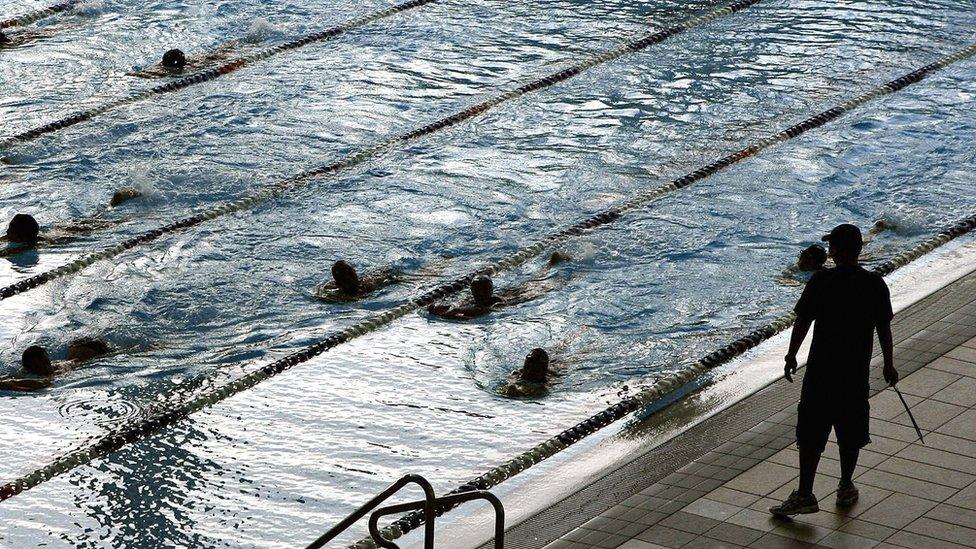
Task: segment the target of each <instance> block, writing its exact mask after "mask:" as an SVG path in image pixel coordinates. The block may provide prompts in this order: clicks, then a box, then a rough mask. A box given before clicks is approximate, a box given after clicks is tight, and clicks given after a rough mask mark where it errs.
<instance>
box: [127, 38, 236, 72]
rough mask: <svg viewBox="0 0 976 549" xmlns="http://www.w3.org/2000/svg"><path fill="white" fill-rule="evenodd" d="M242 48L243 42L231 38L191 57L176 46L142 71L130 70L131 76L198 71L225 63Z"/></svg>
mask: <svg viewBox="0 0 976 549" xmlns="http://www.w3.org/2000/svg"><path fill="white" fill-rule="evenodd" d="M240 48H241V43H240V42H239V41H238V40H230V41H228V42H224V43H223V44H221V45H219V46H217V47H216V48H214V49H212V50H210V51H208V52H203V53H198V54H196V55H191V56H189V57H187V55H186V54H185V53H183V50H180V49H178V48H174V49H171V50H169V51H167V52H166V53H164V54H163V58H162V60H161V61H160V62H159V63H157V64H155V65H153V66H151V67H149V68H146V69H142V70H140V71H136V72H130V73H129V76H137V77H139V78H167V77H172V76H182V75H183V74H184V73H187V72H197V71H201V70H204V69H209V68H212V67H213V66H214V65H217V64H219V63H223V62H224V61H227V60H228V59H229V58H230V57H231V56H233V55H235V54H236V53H237V52H238V50H240Z"/></svg>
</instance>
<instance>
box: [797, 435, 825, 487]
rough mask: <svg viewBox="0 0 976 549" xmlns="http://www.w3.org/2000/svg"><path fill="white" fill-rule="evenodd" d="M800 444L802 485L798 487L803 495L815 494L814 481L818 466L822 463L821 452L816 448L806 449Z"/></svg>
mask: <svg viewBox="0 0 976 549" xmlns="http://www.w3.org/2000/svg"><path fill="white" fill-rule="evenodd" d="M804 448H805V447H804V446H800V486H799V488H798V489H797V491H798V492H800V494H801V495H804V496H809V495H812V494H813V481H814V479H816V478H817V466H818V465H820V452H818V451H817V450H816V449H815V448H814V449H812V450H806V449H804Z"/></svg>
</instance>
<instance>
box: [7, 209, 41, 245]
mask: <svg viewBox="0 0 976 549" xmlns="http://www.w3.org/2000/svg"><path fill="white" fill-rule="evenodd" d="M40 232H41V227H40V226H39V225H38V224H37V220H36V219H34V217H33V216H30V215H27V214H17V215H15V216H14V218H13V219H11V220H10V224H9V225H7V240H9V241H10V242H17V243H20V244H33V243H35V242H37V235H38V234H40Z"/></svg>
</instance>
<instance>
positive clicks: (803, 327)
mask: <svg viewBox="0 0 976 549" xmlns="http://www.w3.org/2000/svg"><path fill="white" fill-rule="evenodd" d="M811 324H813V319H812V318H807V317H805V316H797V317H796V322H794V323H793V333H792V334H791V335H790V350H789V351H788V352H787V353H786V368H784V370H783V373H784V374H785V375H786V381H789V382H790V383H793V374H795V373H796V368H797V363H796V353H798V352H800V345H802V344H803V340H804V339H806V337H807V332H809V331H810V325H811Z"/></svg>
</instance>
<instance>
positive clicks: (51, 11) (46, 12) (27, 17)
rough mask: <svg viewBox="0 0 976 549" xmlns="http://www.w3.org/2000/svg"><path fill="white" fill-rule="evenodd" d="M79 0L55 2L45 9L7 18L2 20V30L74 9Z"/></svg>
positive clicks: (0, 27) (0, 26) (0, 25)
mask: <svg viewBox="0 0 976 549" xmlns="http://www.w3.org/2000/svg"><path fill="white" fill-rule="evenodd" d="M79 2H80V0H69V1H68V2H62V3H60V4H54V5H53V6H48V7H46V8H44V9H39V10H36V11H32V12H28V13H25V14H23V15H21V16H19V17H13V18H11V19H5V20H3V21H0V30H2V29H8V28H10V27H23V26H25V25H30V24H31V23H35V22H37V21H40V20H41V19H46V18H48V17H51V16H52V15H57V14H59V13H63V12H66V11H69V10H72V9H74V7H75V6H76V5H78V3H79Z"/></svg>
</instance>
